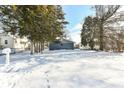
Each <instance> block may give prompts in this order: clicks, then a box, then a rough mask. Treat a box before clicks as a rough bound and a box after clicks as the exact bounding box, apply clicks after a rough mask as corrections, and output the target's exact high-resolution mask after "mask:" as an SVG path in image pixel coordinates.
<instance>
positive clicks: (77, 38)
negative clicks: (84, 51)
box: [70, 31, 81, 43]
mask: <svg viewBox="0 0 124 93" xmlns="http://www.w3.org/2000/svg"><path fill="white" fill-rule="evenodd" d="M80 33H81V32H80V31H75V32H70V37H71V39H72V41H74V42H75V43H80V42H81V39H80Z"/></svg>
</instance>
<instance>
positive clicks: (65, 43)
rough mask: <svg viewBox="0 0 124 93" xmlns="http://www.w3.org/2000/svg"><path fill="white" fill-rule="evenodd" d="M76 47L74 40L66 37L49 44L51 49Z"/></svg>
mask: <svg viewBox="0 0 124 93" xmlns="http://www.w3.org/2000/svg"><path fill="white" fill-rule="evenodd" d="M60 49H74V42H73V41H70V40H66V39H62V40H56V41H54V42H52V43H50V44H49V50H60Z"/></svg>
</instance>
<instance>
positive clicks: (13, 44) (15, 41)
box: [0, 33, 30, 50]
mask: <svg viewBox="0 0 124 93" xmlns="http://www.w3.org/2000/svg"><path fill="white" fill-rule="evenodd" d="M29 45H30V43H29V41H28V39H27V38H26V37H24V38H20V37H19V36H13V35H10V34H7V33H0V48H15V49H17V50H25V49H27V48H29Z"/></svg>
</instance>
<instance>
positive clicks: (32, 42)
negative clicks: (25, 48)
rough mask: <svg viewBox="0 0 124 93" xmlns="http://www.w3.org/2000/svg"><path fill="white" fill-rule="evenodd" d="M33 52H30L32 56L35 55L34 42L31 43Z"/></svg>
mask: <svg viewBox="0 0 124 93" xmlns="http://www.w3.org/2000/svg"><path fill="white" fill-rule="evenodd" d="M30 49H31V52H30V54H31V55H32V54H34V43H33V42H31V48H30Z"/></svg>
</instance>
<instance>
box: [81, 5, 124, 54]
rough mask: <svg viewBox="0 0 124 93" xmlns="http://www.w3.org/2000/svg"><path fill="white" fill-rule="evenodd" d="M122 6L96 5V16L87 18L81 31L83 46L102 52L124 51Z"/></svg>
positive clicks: (94, 7)
mask: <svg viewBox="0 0 124 93" xmlns="http://www.w3.org/2000/svg"><path fill="white" fill-rule="evenodd" d="M120 8H121V6H120V5H95V6H93V9H94V10H95V13H96V15H95V16H87V17H86V18H85V19H84V23H83V25H82V29H81V44H82V46H84V47H86V46H89V47H90V49H92V50H93V49H96V46H97V47H98V48H97V49H98V50H101V51H103V50H104V51H118V52H121V51H123V50H124V27H123V25H121V24H122V23H123V22H124V13H123V12H124V11H120V12H118V10H119V9H120Z"/></svg>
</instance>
